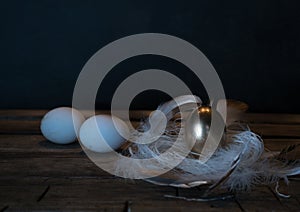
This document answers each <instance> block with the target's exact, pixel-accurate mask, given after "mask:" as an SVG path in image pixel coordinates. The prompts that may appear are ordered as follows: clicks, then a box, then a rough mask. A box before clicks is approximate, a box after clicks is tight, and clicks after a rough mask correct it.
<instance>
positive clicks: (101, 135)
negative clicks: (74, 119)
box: [79, 115, 129, 153]
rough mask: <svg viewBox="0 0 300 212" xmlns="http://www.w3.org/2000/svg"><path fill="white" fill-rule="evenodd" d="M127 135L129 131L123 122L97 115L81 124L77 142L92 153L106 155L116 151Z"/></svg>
mask: <svg viewBox="0 0 300 212" xmlns="http://www.w3.org/2000/svg"><path fill="white" fill-rule="evenodd" d="M122 135H123V136H122ZM128 135H129V129H128V126H127V124H126V123H125V122H124V121H123V120H121V119H119V118H117V117H115V116H114V118H112V116H109V115H97V116H92V117H91V118H89V119H87V120H86V121H85V122H84V123H83V124H82V126H81V128H80V131H79V140H80V142H81V144H82V145H83V146H84V147H86V148H87V149H89V150H91V151H93V152H100V153H106V152H110V151H113V150H116V149H118V148H119V147H120V146H121V145H122V144H123V143H124V141H125V140H126V139H125V138H124V137H127V136H128Z"/></svg>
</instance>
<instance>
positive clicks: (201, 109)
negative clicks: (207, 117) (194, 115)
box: [200, 107, 210, 113]
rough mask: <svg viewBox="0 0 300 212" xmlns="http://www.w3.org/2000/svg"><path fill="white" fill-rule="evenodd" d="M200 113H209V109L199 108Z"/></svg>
mask: <svg viewBox="0 0 300 212" xmlns="http://www.w3.org/2000/svg"><path fill="white" fill-rule="evenodd" d="M200 112H202V113H204V112H207V113H208V112H210V108H209V107H201V108H200Z"/></svg>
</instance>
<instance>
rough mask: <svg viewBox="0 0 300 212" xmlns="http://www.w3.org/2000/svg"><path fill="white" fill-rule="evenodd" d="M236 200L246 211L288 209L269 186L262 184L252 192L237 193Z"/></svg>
mask: <svg viewBox="0 0 300 212" xmlns="http://www.w3.org/2000/svg"><path fill="white" fill-rule="evenodd" d="M236 200H237V202H238V203H239V205H240V206H241V208H242V209H243V210H244V211H287V210H288V208H287V207H285V206H283V205H282V204H281V203H280V202H279V201H278V199H277V198H276V197H275V196H274V194H273V193H272V192H271V191H270V189H269V188H268V187H265V186H261V187H259V188H256V189H253V190H252V191H251V193H243V192H242V193H237V194H236Z"/></svg>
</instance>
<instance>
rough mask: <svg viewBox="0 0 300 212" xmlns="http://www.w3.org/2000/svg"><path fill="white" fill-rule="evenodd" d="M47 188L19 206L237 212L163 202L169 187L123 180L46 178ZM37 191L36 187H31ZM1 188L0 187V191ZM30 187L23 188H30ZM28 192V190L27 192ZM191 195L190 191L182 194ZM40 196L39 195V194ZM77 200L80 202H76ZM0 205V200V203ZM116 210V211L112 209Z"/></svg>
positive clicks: (219, 204)
mask: <svg viewBox="0 0 300 212" xmlns="http://www.w3.org/2000/svg"><path fill="white" fill-rule="evenodd" d="M41 183H42V184H43V185H44V184H46V185H48V186H49V189H48V190H47V192H46V194H44V196H43V198H41V199H39V201H37V200H36V199H33V200H31V201H25V202H23V204H24V205H23V206H25V208H26V206H27V207H29V208H30V209H47V210H50V209H51V210H55V209H61V210H62V209H65V210H66V209H69V210H72V209H73V210H74V209H76V210H78V209H81V210H87V209H92V210H100V209H101V210H102V209H106V208H109V209H111V208H114V209H116V210H118V211H121V209H122V210H123V209H124V208H125V203H126V202H127V201H130V202H131V203H132V204H131V208H132V210H144V209H145V210H154V209H156V210H158V211H160V210H175V211H177V210H178V211H179V210H193V209H194V210H195V209H199V207H200V208H201V209H202V210H205V211H216V210H217V209H224V210H233V211H240V209H239V208H238V206H237V204H236V203H235V202H234V201H233V200H229V201H213V202H202V203H199V202H187V201H180V200H175V199H168V198H165V197H164V195H174V194H175V189H174V188H172V187H162V186H156V185H153V184H150V183H146V182H144V181H140V180H137V181H128V180H127V181H126V180H120V179H115V180H105V179H104V180H103V179H97V180H96V179H62V178H60V179H57V178H50V179H49V180H47V181H44V182H41ZM19 186H23V187H24V186H25V185H24V184H23V185H22V184H21V183H19V184H18V185H14V186H12V187H11V190H12V191H14V190H15V191H16V190H18V188H19ZM34 186H35V187H38V186H39V185H34ZM2 187H4V186H0V189H1V188H2ZM25 187H26V186H25ZM30 187H31V186H27V188H30ZM29 191H30V190H29ZM186 191H187V192H188V191H190V193H193V192H194V191H192V190H186ZM40 194H41V192H40ZM10 200H11V199H9V200H8V201H6V202H7V203H9V204H10V207H11V208H12V209H13V207H12V206H15V207H22V205H21V204H14V201H10ZM79 200H81V201H79ZM0 201H1V200H0ZM114 206H117V207H114Z"/></svg>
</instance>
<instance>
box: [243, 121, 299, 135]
mask: <svg viewBox="0 0 300 212" xmlns="http://www.w3.org/2000/svg"><path fill="white" fill-rule="evenodd" d="M249 127H250V129H251V130H252V131H253V132H255V133H257V134H259V135H261V136H262V137H271V136H272V137H300V125H288V124H256V123H253V124H249Z"/></svg>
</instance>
